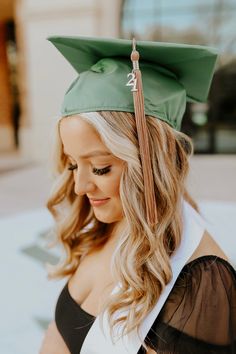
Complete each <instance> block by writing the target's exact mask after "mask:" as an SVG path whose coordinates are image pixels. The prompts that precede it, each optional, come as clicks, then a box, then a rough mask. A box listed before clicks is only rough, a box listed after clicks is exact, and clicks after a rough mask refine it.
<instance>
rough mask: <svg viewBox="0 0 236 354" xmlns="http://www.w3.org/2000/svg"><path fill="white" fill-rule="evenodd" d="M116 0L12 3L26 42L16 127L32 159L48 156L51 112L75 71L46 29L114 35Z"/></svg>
mask: <svg viewBox="0 0 236 354" xmlns="http://www.w3.org/2000/svg"><path fill="white" fill-rule="evenodd" d="M119 6H120V2H119V1H113V2H112V1H109V0H101V1H100V2H98V1H96V0H83V1H82V0H80V1H78V0H77V1H76V0H70V1H66V0H64V1H63V0H54V1H46V0H43V1H42V0H41V1H36V0H22V1H20V2H19V5H18V7H17V9H16V16H17V23H18V27H19V28H20V31H19V32H20V36H21V38H19V40H20V42H21V41H22V43H23V44H24V45H23V46H22V50H23V51H24V53H21V54H23V58H24V59H23V60H24V75H23V80H26V84H25V85H24V87H25V89H24V90H25V92H24V93H23V94H24V95H26V97H23V99H24V101H25V102H26V111H25V114H24V116H23V117H22V121H23V124H22V127H21V130H20V143H21V152H22V154H23V155H24V156H27V157H29V158H32V159H34V160H36V161H44V160H45V159H47V157H48V151H49V149H50V148H49V144H50V141H51V137H50V132H51V127H52V121H53V117H55V116H57V115H58V114H59V111H60V104H61V102H62V99H63V95H64V92H65V91H66V89H67V87H68V86H69V84H70V83H71V81H72V80H73V78H75V77H76V73H75V71H74V70H73V69H72V68H71V67H70V66H69V64H68V63H67V62H66V61H65V59H64V58H63V57H62V56H61V55H60V54H59V53H58V52H57V50H56V49H55V48H54V47H53V46H52V44H51V43H49V42H48V41H47V40H46V38H47V37H48V36H49V35H54V34H58V35H85V36H105V37H117V36H118V29H119V18H118V17H119Z"/></svg>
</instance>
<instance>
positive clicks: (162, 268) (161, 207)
mask: <svg viewBox="0 0 236 354" xmlns="http://www.w3.org/2000/svg"><path fill="white" fill-rule="evenodd" d="M80 117H81V118H82V119H84V120H85V121H86V122H88V123H89V124H91V125H92V126H93V127H94V128H95V129H96V131H97V132H98V133H99V135H100V137H101V139H102V141H103V142H104V144H105V145H106V147H107V148H108V149H109V150H110V151H111V152H112V154H113V155H115V156H116V157H118V158H120V159H121V160H123V161H124V162H125V164H124V170H123V174H122V177H121V180H120V198H121V203H122V207H123V212H124V216H125V218H126V220H127V225H128V227H127V229H126V230H125V231H124V232H123V234H122V235H121V236H120V242H119V245H118V247H117V248H116V251H115V254H114V256H113V272H114V274H115V277H116V280H117V282H118V283H119V284H120V287H119V290H118V291H117V292H115V293H113V294H112V295H111V296H110V297H109V299H108V301H107V303H106V304H104V309H105V308H106V309H107V310H108V314H109V321H110V325H111V328H112V330H113V329H115V327H116V325H118V324H120V325H122V326H121V327H122V333H123V334H124V333H128V332H129V331H131V330H133V329H138V327H139V324H140V323H141V321H142V320H143V319H144V318H145V317H146V315H147V314H148V313H149V312H150V310H151V309H152V308H153V306H154V305H155V303H156V302H157V300H158V298H159V296H160V294H161V292H162V290H163V289H164V287H165V286H166V285H167V284H168V283H169V281H170V280H171V277H172V271H171V267H170V256H171V255H172V253H173V252H174V251H175V250H176V249H177V248H178V246H179V244H180V242H181V233H182V214H181V203H182V201H183V199H185V200H187V201H188V202H189V203H190V204H191V205H192V206H193V207H194V208H195V209H196V210H197V205H196V203H195V202H194V201H193V200H192V198H191V197H190V195H189V194H188V192H187V190H186V187H185V184H186V176H187V174H188V170H189V156H190V155H191V154H192V152H193V145H192V142H191V139H190V138H189V137H188V136H186V135H185V134H183V133H181V132H177V131H175V130H174V129H173V128H171V127H170V126H169V125H168V124H167V123H165V122H164V121H161V120H159V119H156V118H154V117H151V116H146V120H147V129H148V135H149V141H150V154H151V163H152V171H153V176H154V184H155V196H156V203H157V213H158V220H159V223H158V224H157V225H156V227H155V228H154V229H153V228H150V226H149V225H148V223H147V221H146V217H145V215H146V214H145V200H144V194H143V190H144V185H143V176H142V168H141V163H140V156H139V145H138V139H137V133H136V128H135V119H134V114H133V113H127V112H116V111H101V112H90V113H83V114H80ZM65 119H66V118H65ZM59 124H60V123H59ZM59 124H58V127H57V128H58V129H57V137H56V144H55V155H54V161H55V184H54V186H53V188H52V192H51V195H50V198H49V200H48V203H47V207H48V209H49V211H50V212H51V213H52V215H53V216H54V218H55V220H56V240H57V241H59V242H60V243H61V244H62V245H63V246H64V249H65V251H66V252H65V256H64V258H63V260H61V261H60V262H59V263H58V264H57V265H56V266H54V267H53V268H51V270H50V273H49V276H51V277H63V276H69V275H72V274H73V273H74V272H75V270H76V269H77V267H78V266H79V264H80V262H81V260H82V258H83V257H85V256H86V255H87V254H88V253H90V252H91V251H95V250H96V249H101V247H102V246H103V245H104V244H105V243H106V242H107V240H108V238H109V235H110V233H109V232H108V228H109V225H108V224H105V223H102V222H100V221H99V220H97V219H96V218H95V216H94V214H93V210H92V208H91V206H90V204H89V201H88V199H87V197H86V196H78V195H76V194H75V192H74V180H73V174H72V173H71V171H68V164H69V161H68V158H67V157H66V155H65V154H64V153H63V146H62V142H61V139H60V136H59ZM119 310H122V311H123V310H125V312H122V316H114V315H115V313H116V311H119ZM119 313H120V312H119ZM124 313H125V315H123V314H124Z"/></svg>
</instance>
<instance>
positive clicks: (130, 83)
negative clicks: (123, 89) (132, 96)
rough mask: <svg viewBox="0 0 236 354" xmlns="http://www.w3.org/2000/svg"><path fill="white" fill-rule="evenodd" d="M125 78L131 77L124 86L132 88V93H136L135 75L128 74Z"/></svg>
mask: <svg viewBox="0 0 236 354" xmlns="http://www.w3.org/2000/svg"><path fill="white" fill-rule="evenodd" d="M127 77H128V78H129V77H131V78H130V80H129V81H128V82H127V84H126V86H131V87H132V89H131V91H132V92H133V91H138V89H137V79H136V77H135V74H134V73H133V72H132V73H129V74H128V75H127Z"/></svg>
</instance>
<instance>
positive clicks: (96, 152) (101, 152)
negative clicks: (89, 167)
mask: <svg viewBox="0 0 236 354" xmlns="http://www.w3.org/2000/svg"><path fill="white" fill-rule="evenodd" d="M64 154H65V155H67V156H69V157H71V158H72V159H73V157H72V156H71V155H70V154H68V153H67V152H66V151H64ZM111 155H112V154H111V153H110V152H108V151H104V150H94V151H91V152H90V153H88V154H86V155H80V156H79V157H80V158H81V159H88V158H90V157H95V156H111Z"/></svg>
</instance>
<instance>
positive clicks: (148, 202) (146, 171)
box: [126, 39, 157, 226]
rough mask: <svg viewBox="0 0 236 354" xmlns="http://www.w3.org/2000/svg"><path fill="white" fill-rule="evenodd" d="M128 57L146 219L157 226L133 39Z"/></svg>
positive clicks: (142, 99) (136, 53)
mask: <svg viewBox="0 0 236 354" xmlns="http://www.w3.org/2000/svg"><path fill="white" fill-rule="evenodd" d="M130 57H131V60H132V63H133V70H132V72H131V73H129V74H128V78H129V77H130V80H129V81H128V83H127V84H126V85H127V86H132V89H131V91H132V92H133V100H134V113H135V121H136V127H137V134H138V142H139V149H140V156H141V165H142V171H143V182H144V198H145V206H146V217H147V221H148V224H149V225H150V226H154V225H156V224H157V206H156V198H155V191H154V180H153V172H152V165H151V158H150V148H149V139H148V132H147V124H146V117H145V110H144V97H143V88H142V75H141V71H140V69H139V52H138V51H137V50H136V42H135V39H133V50H132V53H131V56H130Z"/></svg>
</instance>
